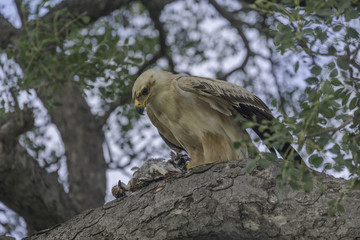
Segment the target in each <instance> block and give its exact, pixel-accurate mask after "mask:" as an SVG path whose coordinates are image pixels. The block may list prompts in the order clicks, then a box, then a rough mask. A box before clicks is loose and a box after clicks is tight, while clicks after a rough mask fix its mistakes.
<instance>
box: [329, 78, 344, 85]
mask: <svg viewBox="0 0 360 240" xmlns="http://www.w3.org/2000/svg"><path fill="white" fill-rule="evenodd" d="M331 84H332V85H333V86H340V85H342V83H341V82H340V81H339V79H337V78H333V79H332V80H331Z"/></svg>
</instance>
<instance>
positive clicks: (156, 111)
mask: <svg viewBox="0 0 360 240" xmlns="http://www.w3.org/2000/svg"><path fill="white" fill-rule="evenodd" d="M132 97H133V99H134V102H135V108H136V110H137V111H138V112H139V113H140V114H143V112H144V109H145V108H146V112H147V114H148V116H149V118H150V120H151V122H152V123H153V124H154V126H155V127H156V128H157V129H158V131H159V134H160V136H161V137H162V138H163V140H164V141H165V143H166V144H167V145H168V146H169V147H170V148H172V149H173V150H175V151H176V152H179V151H182V150H184V151H186V152H187V153H188V154H189V155H190V158H191V165H192V166H197V165H202V164H206V163H209V162H226V161H231V160H236V159H238V160H241V159H244V158H248V157H249V151H248V146H246V145H241V147H239V148H235V147H234V143H235V142H243V141H244V140H245V141H248V142H249V143H251V139H250V136H249V135H248V133H247V132H246V131H245V130H244V129H242V127H241V122H239V121H238V120H237V119H236V117H237V116H238V115H241V116H242V117H243V118H245V119H247V120H249V121H253V120H254V119H256V121H257V122H258V123H261V122H262V121H263V120H272V119H273V118H274V117H273V115H272V113H271V111H270V110H269V108H268V107H267V106H266V105H265V103H264V102H263V101H262V100H261V99H260V98H258V97H257V96H255V95H254V94H252V93H251V92H249V91H248V90H246V89H245V88H242V87H240V86H238V85H235V84H232V83H229V82H225V81H221V80H216V79H210V78H203V77H196V76H183V75H174V74H171V73H169V72H165V71H160V70H154V69H150V70H147V71H145V72H144V73H142V74H141V75H140V76H139V77H138V78H137V80H136V81H135V83H134V86H133V91H132ZM254 131H255V132H256V133H257V134H258V135H259V137H260V138H261V139H265V136H266V135H272V134H273V132H271V131H270V130H269V129H267V130H266V131H265V132H262V131H260V130H259V129H258V128H257V127H254ZM265 133H268V134H265ZM268 147H269V149H270V150H272V151H274V150H273V149H272V146H270V145H269V146H268ZM277 150H278V152H279V153H280V154H282V156H283V157H284V158H287V157H289V155H290V153H292V154H293V155H294V156H295V157H294V158H295V160H297V161H299V163H301V161H302V158H301V156H300V155H299V154H298V153H297V152H296V151H295V150H294V149H293V148H292V146H291V145H290V143H286V144H284V145H283V146H282V147H281V148H280V149H277Z"/></svg>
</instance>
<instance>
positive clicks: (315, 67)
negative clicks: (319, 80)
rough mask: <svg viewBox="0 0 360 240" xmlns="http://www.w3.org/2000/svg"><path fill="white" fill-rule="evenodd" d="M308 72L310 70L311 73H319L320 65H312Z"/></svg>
mask: <svg viewBox="0 0 360 240" xmlns="http://www.w3.org/2000/svg"><path fill="white" fill-rule="evenodd" d="M310 72H311V73H312V74H314V75H319V74H320V73H321V67H319V66H314V67H313V68H312V69H311V70H310Z"/></svg>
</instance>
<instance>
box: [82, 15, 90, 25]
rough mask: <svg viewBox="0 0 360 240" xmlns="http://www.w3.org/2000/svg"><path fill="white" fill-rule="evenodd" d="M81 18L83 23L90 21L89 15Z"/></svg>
mask: <svg viewBox="0 0 360 240" xmlns="http://www.w3.org/2000/svg"><path fill="white" fill-rule="evenodd" d="M81 20H82V21H83V22H84V23H85V24H88V23H89V22H90V17H89V16H83V17H82V18H81Z"/></svg>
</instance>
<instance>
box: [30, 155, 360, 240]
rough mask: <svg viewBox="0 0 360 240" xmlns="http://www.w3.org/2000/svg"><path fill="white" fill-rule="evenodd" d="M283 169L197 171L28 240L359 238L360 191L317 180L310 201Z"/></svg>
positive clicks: (224, 166)
mask: <svg viewBox="0 0 360 240" xmlns="http://www.w3.org/2000/svg"><path fill="white" fill-rule="evenodd" d="M280 165H281V163H279V162H277V163H276V162H275V163H274V165H273V166H272V167H270V168H268V169H266V170H259V169H255V170H254V171H253V172H252V173H251V174H250V175H249V174H247V173H246V171H245V166H246V161H243V162H242V161H232V162H228V163H221V164H216V165H208V166H203V167H199V168H195V169H194V170H193V171H192V172H191V173H187V174H185V175H181V174H180V175H175V176H174V177H170V178H166V179H165V180H162V181H158V182H153V183H151V184H150V185H148V186H146V187H144V188H142V189H140V190H139V191H136V192H133V193H132V194H130V195H128V196H125V197H122V198H119V199H117V200H114V201H112V202H110V203H108V204H106V205H104V206H103V207H100V208H97V209H94V210H89V211H87V212H85V213H83V214H80V215H78V216H76V217H75V218H73V219H71V220H70V221H68V222H66V223H63V224H61V225H59V226H56V227H54V228H52V229H49V230H46V231H43V232H40V233H38V234H35V235H33V236H31V237H28V238H27V239H28V240H30V239H37V240H41V239H74V238H81V239H88V238H89V239H90V238H92V239H94V238H99V239H100V238H101V239H109V238H111V239H158V240H161V239H210V238H211V239H297V238H299V237H300V236H301V238H304V239H315V238H317V237H319V236H321V237H322V238H324V239H331V238H333V236H336V237H337V238H349V239H350V238H352V237H354V236H359V235H360V229H359V227H358V226H359V224H360V218H359V214H360V213H359V211H360V209H359V198H360V191H359V190H351V192H350V191H347V190H344V189H345V186H346V181H345V180H342V179H335V178H333V177H331V176H326V175H325V174H320V173H318V174H317V175H319V176H321V177H322V179H323V180H322V184H323V186H324V187H325V189H326V190H325V192H323V191H321V189H320V187H319V184H317V185H315V189H314V190H313V191H312V192H311V194H305V193H304V192H301V191H294V190H292V189H290V188H288V187H285V189H284V190H283V192H282V196H283V200H282V201H279V200H278V198H277V196H278V195H279V193H280V190H279V188H278V185H277V184H276V180H275V179H276V176H277V175H278V174H279V173H280V172H281V170H280V169H281V167H280ZM339 191H344V193H345V196H346V197H344V199H343V200H342V201H343V202H342V204H343V206H344V207H345V212H343V213H338V214H335V216H333V217H329V216H328V211H329V206H328V202H329V201H330V200H334V199H336V198H337V197H338V194H339Z"/></svg>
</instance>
